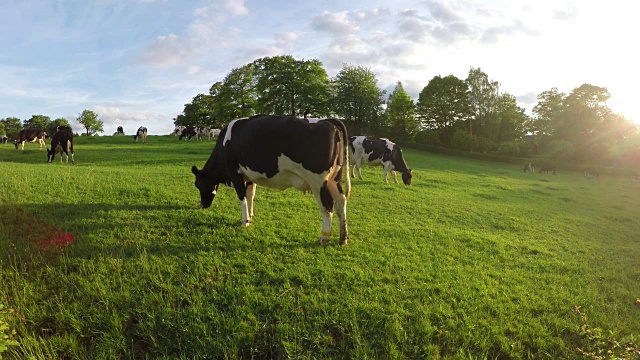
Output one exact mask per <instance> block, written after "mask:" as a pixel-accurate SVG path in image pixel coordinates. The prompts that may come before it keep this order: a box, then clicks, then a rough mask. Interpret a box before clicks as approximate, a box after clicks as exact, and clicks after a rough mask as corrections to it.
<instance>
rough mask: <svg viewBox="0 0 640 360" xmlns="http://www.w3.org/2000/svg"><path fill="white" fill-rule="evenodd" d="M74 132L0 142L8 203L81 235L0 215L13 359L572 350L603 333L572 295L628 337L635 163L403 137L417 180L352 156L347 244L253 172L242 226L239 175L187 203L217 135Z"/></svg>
mask: <svg viewBox="0 0 640 360" xmlns="http://www.w3.org/2000/svg"><path fill="white" fill-rule="evenodd" d="M75 147H76V160H77V165H70V164H69V165H67V164H60V162H59V159H57V158H56V161H55V162H54V163H53V164H46V163H45V161H46V160H45V158H46V154H45V152H44V150H38V149H37V146H36V145H35V144H27V145H26V147H25V148H26V150H25V151H24V152H22V151H21V150H15V149H14V148H13V146H12V145H3V146H1V147H0V174H1V175H0V200H1V201H2V204H1V205H0V215H3V216H2V218H3V219H8V218H10V217H11V216H8V215H9V214H15V211H16V210H15V209H16V208H17V207H19V208H21V209H24V211H25V213H26V214H28V215H29V216H34V217H37V218H39V219H41V220H42V221H44V222H46V223H48V224H51V225H53V226H55V227H57V228H60V229H63V230H64V231H67V232H71V233H73V234H74V235H75V236H76V239H75V242H74V243H73V244H71V245H70V246H69V247H68V248H66V249H65V251H64V252H63V253H61V254H60V253H57V252H55V251H52V250H38V249H37V248H36V247H35V246H34V245H33V243H32V242H31V241H30V240H29V239H28V236H26V235H25V234H15V230H12V226H14V225H11V224H7V223H5V224H3V227H2V229H0V261H1V270H0V308H1V305H4V306H5V307H6V309H9V311H8V312H7V311H5V312H3V313H0V324H2V320H3V318H4V319H5V321H6V323H7V324H8V325H9V327H8V329H12V330H15V331H16V336H15V339H16V340H17V341H18V342H19V343H20V345H18V346H9V349H8V351H7V352H6V353H4V355H5V356H8V358H10V359H13V358H16V359H23V358H35V359H102V358H106V359H111V358H124V359H129V358H158V357H160V358H162V357H165V358H179V357H181V358H185V359H192V358H230V359H235V358H285V357H295V358H309V359H311V358H314V359H316V358H331V359H335V358H358V359H366V358H370V359H379V358H425V359H426V358H447V359H449V358H450V359H457V358H473V359H476V358H480V359H482V358H489V359H493V358H500V359H522V358H552V359H560V358H562V359H565V358H569V359H571V358H582V356H583V355H581V353H580V352H579V351H578V350H577V349H576V348H580V349H583V350H584V351H590V350H594V351H595V350H598V349H596V348H595V347H596V345H594V344H593V342H591V341H590V339H589V338H588V337H586V336H585V335H584V331H582V332H581V329H580V327H581V326H582V325H583V324H584V323H585V321H586V319H585V318H584V317H581V316H579V315H578V314H576V313H575V312H574V307H575V306H581V313H582V314H586V316H587V317H588V323H589V325H590V326H591V327H592V328H598V329H602V330H603V331H604V333H605V334H608V335H606V336H607V337H608V336H611V338H615V339H633V337H636V338H637V337H638V336H639V335H640V321H639V319H640V306H639V305H640V304H638V303H637V301H636V299H638V298H640V266H638V264H639V262H640V220H639V219H640V209H639V208H638V204H639V203H640V184H637V183H632V182H631V180H630V179H626V178H606V177H601V178H600V179H597V180H594V179H587V178H585V177H584V176H581V175H579V174H572V173H566V172H563V171H562V169H559V171H558V175H555V176H553V175H541V174H523V173H522V170H521V166H514V165H506V164H498V163H489V162H482V161H477V160H468V159H459V158H452V157H445V156H440V155H433V154H429V153H424V152H419V151H412V150H409V149H405V159H406V160H407V162H408V164H409V166H410V167H411V168H412V169H413V174H414V177H413V185H412V186H410V187H406V186H404V185H395V184H389V185H385V184H383V183H382V169H381V168H378V167H375V168H374V167H366V168H363V171H362V173H363V177H364V180H363V181H361V180H358V179H352V195H351V198H350V199H349V202H348V207H347V219H348V223H349V230H350V234H349V235H350V241H349V245H347V246H345V247H340V246H338V245H337V240H338V233H339V231H338V230H339V229H338V224H337V221H334V227H333V234H332V240H331V242H330V243H329V245H328V246H326V247H319V246H318V245H316V241H317V238H318V237H319V235H320V227H321V218H320V213H319V211H318V209H317V205H316V202H315V200H314V199H313V197H312V196H311V195H310V194H306V195H305V194H303V193H301V192H298V191H295V190H292V189H290V190H286V191H277V190H271V189H266V188H264V187H259V188H258V191H257V194H256V199H255V204H256V207H255V218H254V221H253V224H252V225H251V227H250V228H243V227H241V226H240V225H241V224H240V222H241V214H240V205H239V203H238V201H237V199H236V196H235V192H234V190H233V189H232V188H229V187H223V188H221V190H220V191H219V192H218V196H217V197H216V199H215V201H214V203H213V205H212V207H211V208H210V209H206V210H203V209H199V208H198V204H199V195H198V192H197V190H196V188H195V187H194V186H193V181H194V178H193V175H192V174H191V171H190V167H191V166H192V165H194V164H195V165H197V166H198V167H199V168H201V167H202V165H203V164H204V162H205V161H206V160H207V158H208V156H209V154H210V152H211V149H212V147H213V143H208V142H202V143H196V142H178V140H177V138H175V137H168V136H167V137H159V136H150V137H149V138H148V144H142V143H134V142H133V141H132V139H131V138H130V137H125V138H119V137H99V138H84V137H81V138H77V139H76V145H75ZM25 216H26V215H25ZM13 229H15V226H14V227H13ZM5 331H6V332H7V333H8V332H9V331H10V330H5ZM0 335H2V334H0ZM0 338H1V336H0ZM621 341H622V340H621ZM636 343H637V342H636ZM0 345H1V344H0ZM1 355H3V354H0V356H1Z"/></svg>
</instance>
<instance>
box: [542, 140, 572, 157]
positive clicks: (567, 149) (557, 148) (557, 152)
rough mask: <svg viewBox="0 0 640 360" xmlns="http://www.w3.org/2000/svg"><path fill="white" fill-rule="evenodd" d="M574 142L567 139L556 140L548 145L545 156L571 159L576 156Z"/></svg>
mask: <svg viewBox="0 0 640 360" xmlns="http://www.w3.org/2000/svg"><path fill="white" fill-rule="evenodd" d="M574 152H575V149H574V147H573V144H572V143H570V142H569V141H566V140H554V141H552V142H550V143H549V145H547V148H546V150H545V152H544V153H545V157H547V158H549V159H554V160H562V161H571V160H573V158H574Z"/></svg>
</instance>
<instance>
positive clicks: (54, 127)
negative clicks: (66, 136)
mask: <svg viewBox="0 0 640 360" xmlns="http://www.w3.org/2000/svg"><path fill="white" fill-rule="evenodd" d="M58 126H66V127H68V128H69V129H72V130H73V128H72V127H71V124H70V123H69V121H68V120H67V119H65V118H57V119H55V120H53V121H52V122H51V124H49V127H47V129H46V131H47V134H49V135H51V136H53V134H55V133H56V131H57V128H58Z"/></svg>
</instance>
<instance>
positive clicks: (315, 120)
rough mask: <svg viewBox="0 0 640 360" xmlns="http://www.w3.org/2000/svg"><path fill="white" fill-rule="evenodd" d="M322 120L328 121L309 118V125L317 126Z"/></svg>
mask: <svg viewBox="0 0 640 360" xmlns="http://www.w3.org/2000/svg"><path fill="white" fill-rule="evenodd" d="M322 120H326V119H318V118H307V121H309V124H317V123H319V122H320V121H322Z"/></svg>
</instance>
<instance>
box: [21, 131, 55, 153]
mask: <svg viewBox="0 0 640 360" xmlns="http://www.w3.org/2000/svg"><path fill="white" fill-rule="evenodd" d="M46 138H47V133H46V132H44V130H40V129H24V130H20V132H19V133H18V135H17V136H16V139H15V140H13V144H14V145H15V146H16V150H17V149H18V146H19V145H20V144H22V150H24V143H25V142H27V141H29V142H36V141H37V142H38V143H39V144H40V147H41V148H42V147H46V146H47V144H46V143H45V141H44V139H46Z"/></svg>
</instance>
